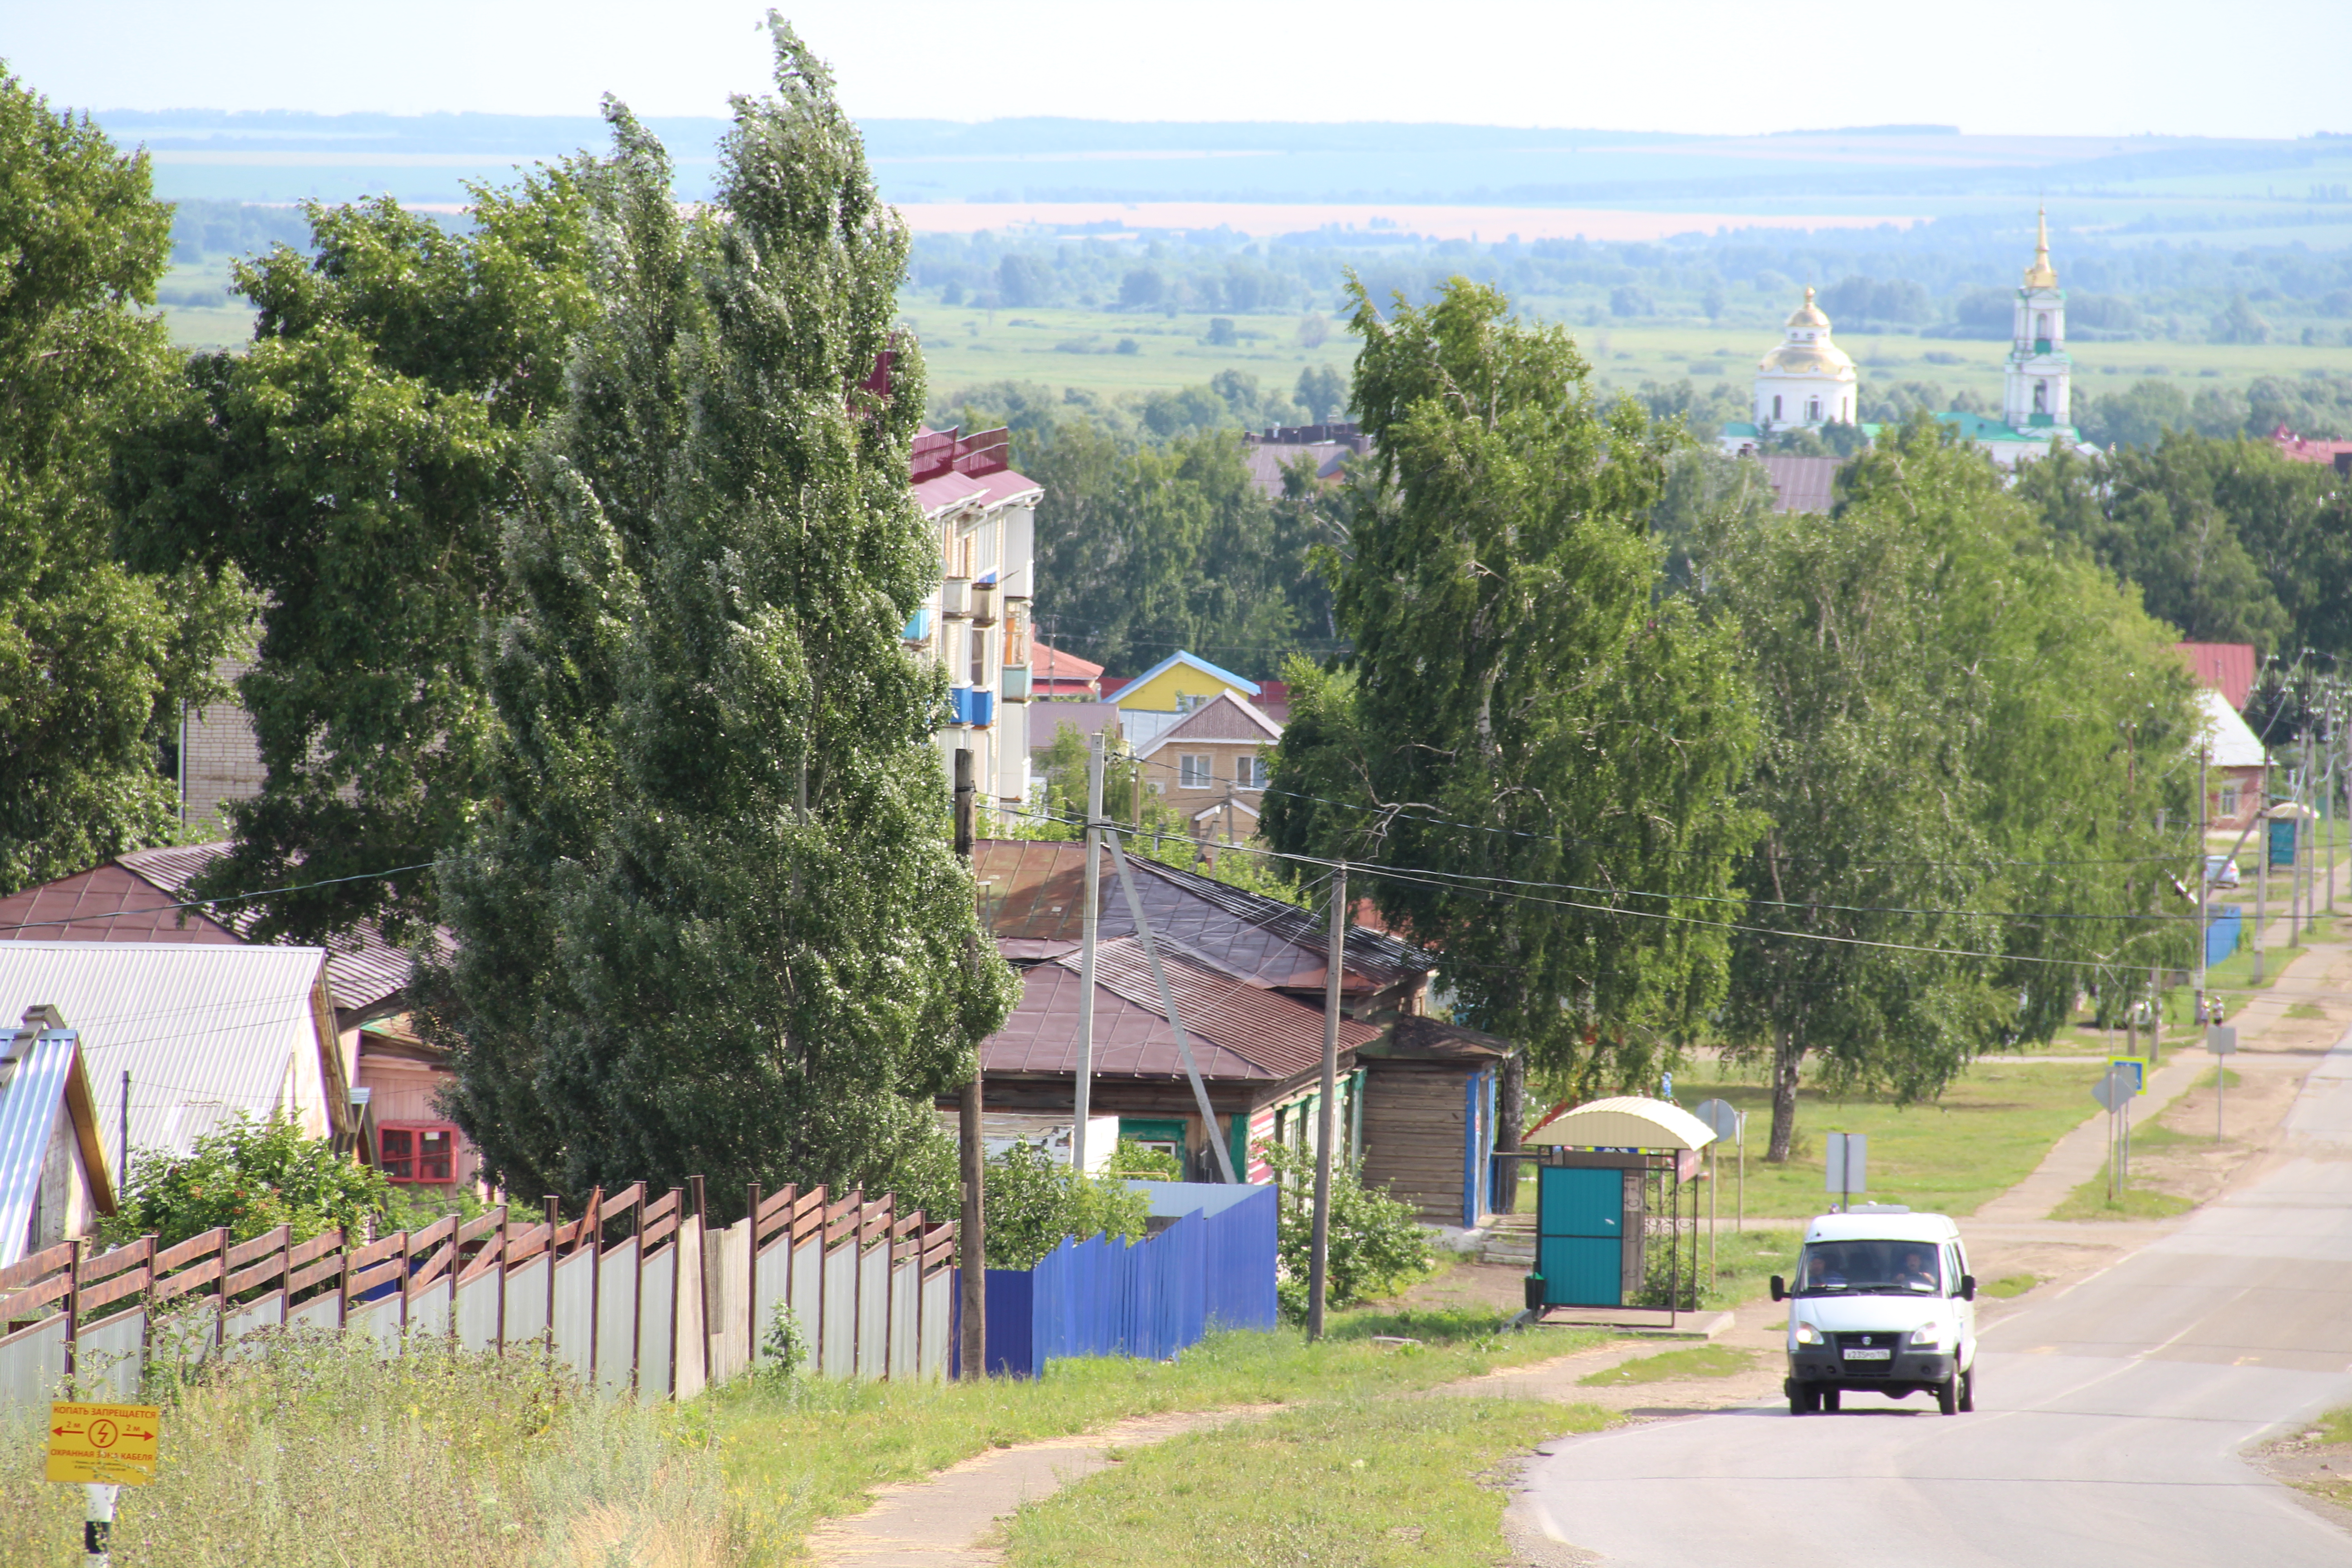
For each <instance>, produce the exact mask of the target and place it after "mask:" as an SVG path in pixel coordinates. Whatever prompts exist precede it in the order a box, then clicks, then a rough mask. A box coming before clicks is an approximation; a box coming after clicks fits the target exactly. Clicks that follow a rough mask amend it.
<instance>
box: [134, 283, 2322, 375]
mask: <svg viewBox="0 0 2352 1568" xmlns="http://www.w3.org/2000/svg"><path fill="white" fill-rule="evenodd" d="M227 282H228V274H227V268H226V263H223V262H218V261H207V262H206V264H205V265H204V266H202V267H196V268H190V267H175V268H173V269H172V271H171V273H170V274H169V275H168V276H167V277H166V278H165V279H164V280H163V296H164V300H165V305H164V309H165V310H166V312H167V313H168V316H169V318H170V322H171V331H172V341H173V342H175V343H178V344H180V345H181V346H182V347H184V348H200V347H226V346H232V345H235V344H238V343H242V342H246V341H247V339H249V338H250V337H251V336H252V331H253V314H252V312H251V311H249V310H242V309H239V308H238V304H239V302H238V301H237V300H235V299H233V298H232V297H230V296H229V295H228V293H227ZM199 298H205V299H217V300H220V301H221V302H220V304H218V305H216V306H215V305H197V304H194V303H193V302H191V301H193V300H196V299H199ZM1527 306H1528V310H1531V311H1532V312H1533V313H1535V314H1537V315H1539V316H1540V315H1546V314H1551V313H1553V312H1551V311H1548V310H1546V308H1545V301H1542V300H1530V301H1528V302H1527ZM905 311H906V317H905V319H906V321H907V323H908V325H909V326H911V327H912V328H913V329H914V330H915V331H916V333H917V335H918V336H919V339H920V340H921V342H922V348H923V358H924V361H925V363H927V364H928V365H929V373H930V384H931V390H932V391H933V393H935V394H937V393H942V392H954V391H956V390H957V389H959V388H961V387H966V386H971V385H976V384H980V383H982V382H989V381H1001V380H1016V381H1032V382H1042V383H1044V384H1046V385H1049V386H1057V387H1058V386H1076V387H1082V388H1085V389H1086V390H1087V391H1090V392H1096V393H1100V394H1105V395H1117V394H1120V393H1148V392H1160V391H1170V390H1173V389H1175V388H1178V387H1183V386H1194V385H1198V384H1201V383H1202V382H1205V381H1207V380H1208V379H1209V378H1210V377H1211V376H1212V375H1214V374H1216V373H1217V372H1219V371H1221V370H1227V369H1238V370H1245V371H1248V372H1250V373H1251V374H1254V375H1255V376H1256V377H1257V378H1258V381H1259V383H1260V384H1262V385H1264V386H1266V387H1268V388H1273V387H1277V386H1279V387H1282V388H1285V389H1287V388H1288V387H1290V386H1291V385H1293V384H1296V383H1297V379H1298V373H1299V372H1300V371H1301V370H1304V369H1305V368H1307V366H1308V365H1312V364H1328V365H1333V366H1336V367H1338V368H1339V369H1341V370H1345V369H1346V368H1347V367H1348V366H1349V364H1350V363H1353V361H1354V358H1355V340H1354V339H1353V338H1352V337H1351V336H1349V333H1348V331H1347V330H1346V327H1345V324H1344V323H1343V322H1341V321H1339V320H1338V319H1336V318H1332V317H1326V318H1324V319H1325V321H1326V322H1327V323H1328V326H1327V330H1328V334H1329V335H1328V338H1327V339H1326V340H1325V342H1323V343H1322V344H1321V345H1320V346H1318V347H1316V348H1311V349H1310V348H1307V347H1306V346H1305V344H1304V342H1302V340H1301V334H1300V324H1301V318H1299V317H1296V316H1234V317H1230V318H1227V319H1228V320H1230V321H1232V322H1233V323H1234V331H1235V336H1236V341H1235V342H1233V343H1231V344H1212V343H1211V342H1209V341H1208V340H1209V334H1210V322H1211V321H1212V320H1213V318H1212V317H1210V316H1208V315H1193V314H1183V315H1176V316H1164V315H1156V314H1155V315H1138V314H1128V313H1123V312H1116V311H1106V310H1042V309H1041V310H973V309H971V308H969V307H959V306H950V305H941V304H940V302H939V301H938V300H936V299H923V300H917V299H909V300H907V302H906V306H905ZM1560 313H1561V314H1565V315H1567V316H1568V317H1569V319H1570V328H1569V330H1570V332H1571V333H1573V334H1574V336H1575V338H1576V341H1577V342H1578V344H1579V345H1580V347H1581V348H1582V349H1583V350H1584V352H1585V353H1587V354H1588V355H1590V356H1591V359H1592V361H1593V368H1594V370H1595V371H1596V373H1597V374H1598V375H1599V378H1600V380H1601V384H1603V385H1604V386H1606V387H1611V388H1622V389H1624V390H1627V391H1630V390H1632V389H1633V388H1634V387H1636V386H1638V385H1640V384H1642V383H1643V382H1645V381H1675V380H1680V379H1683V378H1685V377H1687V378H1688V379H1690V380H1691V381H1693V382H1694V383H1696V384H1700V385H1702V386H1704V385H1706V384H1711V383H1716V382H1720V383H1722V384H1727V385H1729V386H1733V387H1738V388H1744V387H1745V386H1746V384H1747V382H1748V377H1749V376H1750V375H1751V374H1753V369H1754V363H1755V361H1756V359H1757V357H1758V356H1759V355H1761V354H1762V353H1764V352H1765V351H1766V350H1767V349H1769V348H1770V347H1771V346H1772V344H1773V343H1774V342H1778V341H1779V333H1778V331H1776V330H1774V329H1773V328H1771V327H1769V326H1759V325H1756V324H1753V323H1748V324H1742V325H1739V326H1723V327H1712V326H1708V325H1707V324H1706V323H1705V322H1697V321H1691V322H1662V323H1652V322H1643V321H1631V322H1628V321H1604V322H1603V323H1602V324H1601V325H1598V326H1594V325H1591V324H1588V322H1587V321H1586V312H1585V310H1583V309H1579V310H1574V311H1569V312H1560ZM1122 339H1124V340H1128V341H1129V342H1132V343H1133V344H1134V345H1135V346H1134V351H1133V352H1132V353H1118V352H1117V351H1118V345H1119V343H1120V341H1121V340H1122ZM1837 341H1838V342H1839V343H1840V344H1841V345H1843V347H1844V349H1845V350H1846V352H1847V353H1851V354H1852V355H1853V357H1854V360H1855V361H1856V363H1859V364H1860V365H1861V366H1862V374H1863V378H1864V384H1865V385H1867V384H1871V383H1873V382H1877V383H1880V384H1885V383H1889V382H1897V381H1929V382H1937V383H1940V384H1943V385H1944V386H1946V387H1948V388H1950V389H1953V390H1958V389H1960V388H1963V387H1965V388H1968V389H1969V390H1972V391H1974V392H1976V393H1977V394H1979V395H1981V396H1996V397H1997V396H1998V395H1999V394H2000V363H2001V359H2002V356H2003V355H2004V354H2006V353H2008V351H2009V345H2008V344H2006V343H1999V342H1962V341H1953V340H1948V339H1940V338H1916V337H1906V336H1902V335H1899V334H1894V333H1888V334H1885V335H1879V334H1875V333H1869V332H1841V333H1839V334H1838V336H1837ZM2072 346H2073V352H2074V362H2075V364H2076V366H2077V367H2078V369H2077V375H2078V377H2079V379H2078V380H2077V382H2076V387H2077V389H2078V390H2079V391H2084V392H2092V393H2104V392H2111V391H2115V390H2117V389H2119V388H2121V387H2125V386H2128V385H2129V384H2131V383H2132V382H2134V381H2137V380H2138V379H2139V378H2141V377H2143V376H2164V377H2171V378H2174V379H2179V380H2184V381H2186V382H2188V383H2189V384H2188V386H2187V387H2186V388H2185V390H2187V391H2189V392H2190V393H2192V394H2193V393H2194V392H2195V391H2196V390H2197V389H2198V387H2199V386H2200V385H2204V384H2215V385H2222V386H2239V387H2242V386H2243V385H2245V384H2246V383H2248V382H2250V381H2252V380H2253V379H2254V378H2255V377H2257V376H2263V375H2288V376H2292V375H2300V374H2303V373H2305V371H2313V372H2326V373H2328V374H2336V375H2352V347H2348V346H2345V345H2342V344H2337V345H2333V346H2326V347H2304V346H2302V345H2299V344H2290V343H2268V344H2261V345H2244V344H2223V343H2177V342H2120V343H2091V342H2078V343H2075V344H2074V345H2072Z"/></svg>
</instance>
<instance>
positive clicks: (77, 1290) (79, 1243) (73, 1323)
mask: <svg viewBox="0 0 2352 1568" xmlns="http://www.w3.org/2000/svg"><path fill="white" fill-rule="evenodd" d="M88 1250H89V1240H88V1238H87V1237H75V1238H74V1244H73V1257H72V1258H71V1259H70V1260H69V1261H68V1263H67V1264H66V1375H67V1376H68V1377H76V1376H79V1373H80V1371H81V1365H80V1363H79V1360H78V1359H77V1357H78V1356H79V1354H80V1351H81V1260H82V1255H83V1254H84V1253H85V1252H87V1251H88ZM74 1397H75V1398H77V1399H79V1398H80V1397H81V1390H80V1388H79V1386H77V1387H76V1388H75V1389H74Z"/></svg>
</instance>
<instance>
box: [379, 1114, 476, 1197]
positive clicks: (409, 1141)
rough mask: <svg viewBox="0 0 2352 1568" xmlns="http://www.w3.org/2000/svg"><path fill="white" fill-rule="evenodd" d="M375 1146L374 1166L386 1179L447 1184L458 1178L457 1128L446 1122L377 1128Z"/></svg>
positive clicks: (413, 1122)
mask: <svg viewBox="0 0 2352 1568" xmlns="http://www.w3.org/2000/svg"><path fill="white" fill-rule="evenodd" d="M375 1148H376V1168H377V1169H378V1170H380V1171H382V1172H383V1174H384V1179H385V1180H387V1181H394V1182H423V1183H428V1184H434V1185H447V1184H451V1183H454V1182H455V1181H457V1129H456V1128H455V1127H452V1126H450V1125H449V1124H448V1123H446V1122H418V1121H411V1122H404V1123H397V1124H394V1125H393V1126H388V1127H383V1128H379V1129H378V1130H377V1132H376V1144H375Z"/></svg>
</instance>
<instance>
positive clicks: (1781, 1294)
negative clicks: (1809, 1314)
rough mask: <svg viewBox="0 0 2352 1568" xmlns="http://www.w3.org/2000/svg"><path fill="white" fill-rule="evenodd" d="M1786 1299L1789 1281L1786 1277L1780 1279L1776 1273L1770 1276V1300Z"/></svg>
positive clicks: (1787, 1297)
mask: <svg viewBox="0 0 2352 1568" xmlns="http://www.w3.org/2000/svg"><path fill="white" fill-rule="evenodd" d="M1788 1299H1789V1282H1788V1281H1787V1280H1786V1279H1781V1278H1780V1276H1779V1275H1778V1274H1775V1275H1774V1276H1772V1300H1775V1301H1785V1300H1788Z"/></svg>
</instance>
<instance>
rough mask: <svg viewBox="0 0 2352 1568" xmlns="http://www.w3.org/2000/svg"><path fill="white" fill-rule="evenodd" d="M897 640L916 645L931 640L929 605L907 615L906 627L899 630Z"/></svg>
mask: <svg viewBox="0 0 2352 1568" xmlns="http://www.w3.org/2000/svg"><path fill="white" fill-rule="evenodd" d="M898 640H899V641H900V642H906V643H914V644H917V645H918V646H919V645H921V644H924V643H928V642H929V641H930V640H931V607H930V606H929V605H923V606H922V607H921V608H920V609H918V610H917V611H916V612H915V613H914V614H913V615H911V616H908V617H907V625H906V628H905V629H904V630H902V631H901V632H899V634H898Z"/></svg>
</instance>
